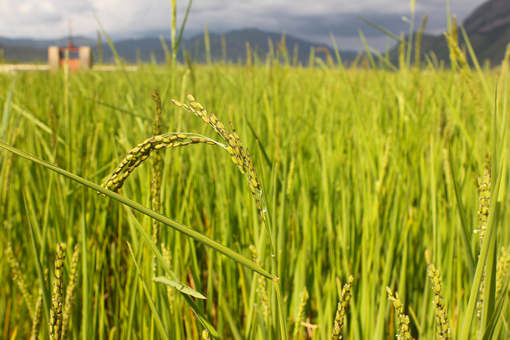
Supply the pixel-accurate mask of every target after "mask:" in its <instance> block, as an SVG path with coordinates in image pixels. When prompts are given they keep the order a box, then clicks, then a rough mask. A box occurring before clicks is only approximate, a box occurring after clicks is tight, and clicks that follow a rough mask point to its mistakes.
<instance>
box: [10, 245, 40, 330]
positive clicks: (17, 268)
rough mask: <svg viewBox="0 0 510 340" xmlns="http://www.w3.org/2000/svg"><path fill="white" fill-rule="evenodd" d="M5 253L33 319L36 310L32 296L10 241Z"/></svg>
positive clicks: (13, 276)
mask: <svg viewBox="0 0 510 340" xmlns="http://www.w3.org/2000/svg"><path fill="white" fill-rule="evenodd" d="M5 255H6V257H7V262H8V263H9V267H10V268H11V273H12V279H13V280H14V282H16V285H17V286H18V288H19V290H20V292H21V295H22V296H23V299H24V300H25V304H26V306H27V308H28V311H29V313H30V317H31V318H32V320H34V317H35V312H34V308H33V306H32V296H31V295H30V293H29V292H28V288H27V285H26V283H25V279H24V277H23V273H22V272H21V268H20V265H19V263H18V260H17V259H16V257H15V256H14V252H13V250H12V246H11V244H10V243H8V244H7V247H6V248H5Z"/></svg>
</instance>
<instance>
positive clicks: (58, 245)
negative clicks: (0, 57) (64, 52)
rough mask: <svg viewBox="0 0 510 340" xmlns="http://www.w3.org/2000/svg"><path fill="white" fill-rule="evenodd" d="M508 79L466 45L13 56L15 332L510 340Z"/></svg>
mask: <svg viewBox="0 0 510 340" xmlns="http://www.w3.org/2000/svg"><path fill="white" fill-rule="evenodd" d="M508 86H509V83H508V67H507V66H506V64H504V65H503V66H502V67H501V68H499V69H480V68H478V69H477V68H473V69H470V68H468V67H467V65H464V64H462V62H460V63H459V64H458V65H454V67H453V68H450V67H449V68H445V67H441V68H437V67H432V66H427V67H424V68H416V67H405V65H402V67H400V68H399V69H398V70H394V71H389V70H384V69H373V68H362V67H356V66H353V67H344V66H342V65H337V64H325V63H319V64H317V65H316V66H315V67H306V68H305V67H300V66H291V65H288V64H281V63H276V62H270V61H267V62H265V63H256V64H249V65H245V66H241V65H226V64H209V65H194V64H188V65H177V66H174V67H169V66H158V65H139V67H138V69H137V71H135V72H123V71H114V72H108V73H101V72H88V73H75V74H74V73H73V74H70V73H68V72H66V71H65V70H64V71H62V72H57V73H45V72H30V73H17V74H0V107H1V111H0V112H1V119H0V140H1V144H0V146H1V148H2V151H1V152H0V185H1V187H0V200H1V204H0V216H1V231H0V252H1V254H2V255H4V256H2V257H0V283H1V286H2V289H1V290H0V320H1V323H0V338H3V339H27V338H30V337H32V338H33V339H37V338H40V339H46V338H48V337H49V338H50V339H64V338H66V339H67V338H69V339H91V338H94V339H199V338H202V339H208V338H221V339H236V340H237V339H328V338H329V339H331V338H333V339H376V340H379V339H380V340H382V339H392V338H396V337H398V338H400V339H410V338H415V339H462V340H464V339H506V338H508V337H509V336H510V329H509V325H508V321H509V318H510V311H509V309H508V292H507V287H508V281H509V276H508V264H509V263H510V253H509V252H510V248H508V246H509V241H510V233H509V230H510V229H509V216H508V213H507V209H506V207H507V206H508V204H509V197H508V195H507V193H508V192H509V189H510V187H509V177H508V175H509V174H508V169H509V168H508V166H509V164H508V150H509V148H508V147H509V145H508V142H509V140H508V134H507V133H506V132H507V130H508V127H509V124H508V118H507V111H508V104H509V99H510V98H509V96H508V91H509V87H508ZM155 88H157V89H158V92H159V95H158V94H157V92H155V91H154V89H155ZM188 94H192V95H193V97H190V96H188ZM153 97H154V98H153ZM158 98H160V104H158V102H159V99H158ZM172 99H174V100H175V101H176V102H172ZM176 104H177V105H176ZM211 112H213V113H214V116H212V115H210V113H211ZM229 122H231V125H230V124H229ZM155 135H157V136H159V137H153V136H155ZM144 141H145V142H144ZM187 142H189V143H187ZM137 145H138V146H139V147H138V148H135V147H136V146H137ZM9 146H12V147H14V148H15V149H12V148H11V147H9ZM6 148H8V149H9V150H10V151H11V152H9V151H7V150H6ZM133 148H135V149H133ZM17 150H18V151H17ZM20 153H27V154H30V155H32V156H26V155H25V157H29V158H30V157H35V158H37V159H38V160H42V161H44V162H47V163H44V164H42V163H41V162H40V161H39V163H36V162H35V161H34V160H33V159H32V161H30V160H27V159H24V158H22V157H19V155H20ZM123 160H124V161H123ZM48 164H52V165H48ZM119 166H120V167H119ZM50 168H51V169H50ZM115 169H117V170H115ZM118 169H120V170H118ZM55 171H59V172H60V173H58V172H55ZM123 174H125V175H123ZM121 177H122V180H120V179H119V178H121ZM115 178H117V181H114V179H115ZM80 181H81V183H80ZM119 183H120V185H117V184H119ZM101 184H103V186H101ZM109 189H111V190H109ZM114 191H117V192H118V194H116V193H115V192H114ZM98 192H100V194H98Z"/></svg>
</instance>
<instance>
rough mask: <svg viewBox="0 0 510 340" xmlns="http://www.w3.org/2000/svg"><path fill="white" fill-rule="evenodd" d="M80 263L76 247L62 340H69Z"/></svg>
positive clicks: (72, 262) (67, 290)
mask: <svg viewBox="0 0 510 340" xmlns="http://www.w3.org/2000/svg"><path fill="white" fill-rule="evenodd" d="M79 261H80V247H79V246H78V245H76V246H75V247H74V251H73V257H72V259H71V272H70V274H69V277H70V279H69V283H68V285H67V288H66V300H65V304H64V312H63V314H62V335H61V336H60V339H62V340H64V339H66V338H67V331H68V329H69V321H70V319H71V310H72V307H73V302H74V298H75V294H74V290H75V288H76V283H77V282H78V273H79V271H78V263H79Z"/></svg>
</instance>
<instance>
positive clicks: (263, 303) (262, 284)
mask: <svg viewBox="0 0 510 340" xmlns="http://www.w3.org/2000/svg"><path fill="white" fill-rule="evenodd" d="M250 252H251V255H252V258H253V261H254V262H255V263H257V264H260V258H259V256H258V254H257V249H255V246H254V245H250ZM257 295H258V301H259V304H260V311H261V313H262V316H263V317H264V320H266V321H267V320H269V316H270V313H271V309H270V308H269V296H268V295H267V288H266V279H265V278H264V277H263V276H262V275H259V276H258V277H257Z"/></svg>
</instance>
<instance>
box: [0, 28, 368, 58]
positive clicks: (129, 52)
mask: <svg viewBox="0 0 510 340" xmlns="http://www.w3.org/2000/svg"><path fill="white" fill-rule="evenodd" d="M270 41H271V43H272V45H273V50H274V51H275V52H276V50H277V49H278V48H281V46H282V44H281V43H280V42H281V41H282V35H281V34H278V33H274V32H265V31H261V30H258V29H243V30H236V31H230V32H227V33H225V34H223V35H220V34H215V33H211V34H209V45H210V54H211V60H212V61H219V60H226V61H229V62H238V61H240V62H245V61H246V46H247V44H249V46H250V50H251V53H252V55H255V54H256V55H257V57H258V58H260V59H262V60H264V59H265V58H266V56H267V54H268V52H269V49H270ZM283 41H284V42H285V44H284V45H285V49H286V51H287V54H288V58H289V60H290V61H291V62H299V63H301V64H303V65H307V64H308V62H309V58H310V51H311V49H312V48H315V49H316V56H317V57H319V58H322V59H325V56H326V54H330V55H331V56H332V57H333V58H335V57H334V54H335V51H334V50H333V49H332V48H331V47H330V46H328V45H324V44H317V43H313V42H310V41H306V40H303V39H299V38H296V37H293V36H292V35H285V38H284V40H283ZM67 43H68V40H67V39H58V40H33V39H6V38H1V37H0V46H3V48H4V50H5V51H4V54H5V59H6V60H8V61H18V62H27V61H40V62H46V60H47V47H48V46H51V45H58V46H65V45H67ZM73 43H74V44H75V45H88V46H93V47H94V54H95V56H96V59H97V57H98V55H99V53H98V52H99V51H98V49H97V46H96V43H97V41H96V40H92V39H88V38H85V37H76V38H73ZM165 43H166V45H167V46H170V41H169V40H165ZM114 45H115V49H116V50H117V52H118V54H119V56H120V57H121V58H123V59H124V60H126V61H128V62H130V63H135V62H137V61H142V62H150V61H154V62H158V63H162V62H164V61H165V52H164V49H163V46H162V43H161V40H160V39H159V38H155V37H147V38H137V39H123V40H118V41H115V43H114ZM185 54H187V55H189V56H190V58H191V59H192V60H193V61H196V62H204V61H205V60H206V49H205V42H204V35H203V34H200V35H195V36H193V37H191V38H189V39H183V41H182V46H181V53H180V54H179V59H180V60H181V61H183V60H184V55H185ZM357 54H358V53H357V52H354V51H342V52H341V56H342V59H343V60H344V61H346V62H349V61H352V60H354V59H355V58H356V56H357ZM102 55H103V61H104V62H111V61H112V60H113V53H112V51H111V49H110V47H109V46H108V44H107V43H106V42H105V41H103V42H102Z"/></svg>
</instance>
